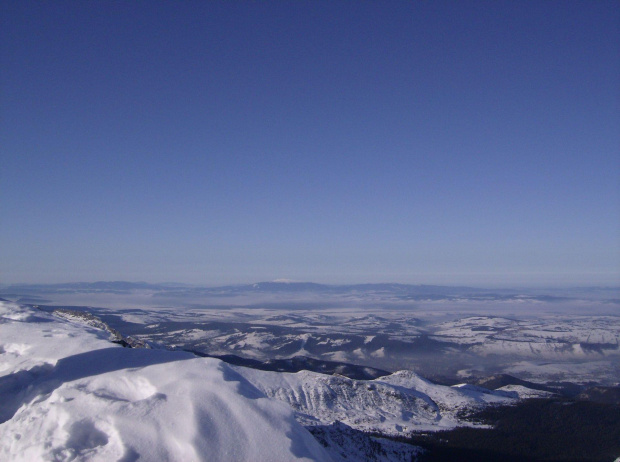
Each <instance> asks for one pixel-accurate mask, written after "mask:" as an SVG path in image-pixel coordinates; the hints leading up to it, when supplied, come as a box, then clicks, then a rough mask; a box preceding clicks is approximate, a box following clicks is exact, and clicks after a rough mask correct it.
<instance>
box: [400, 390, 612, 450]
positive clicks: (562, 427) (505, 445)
mask: <svg viewBox="0 0 620 462" xmlns="http://www.w3.org/2000/svg"><path fill="white" fill-rule="evenodd" d="M472 417H473V418H474V419H475V420H481V421H483V422H485V423H488V424H491V425H493V426H494V427H493V428H491V429H480V428H457V429H455V430H451V431H445V432H438V433H430V434H420V435H416V436H414V437H413V438H411V439H407V442H409V443H413V444H416V445H420V446H422V447H424V448H425V449H427V452H426V453H425V455H423V456H422V457H421V458H420V462H433V461H443V462H447V461H461V462H463V461H574V462H576V461H592V462H595V461H596V462H598V461H606V462H613V461H614V460H615V459H616V458H617V457H620V406H619V405H617V404H605V403H597V402H590V401H571V400H562V399H549V400H545V399H535V400H529V401H525V402H523V403H520V404H518V405H517V406H512V407H495V408H489V409H486V410H484V411H482V412H480V413H477V414H476V415H474V416H472Z"/></svg>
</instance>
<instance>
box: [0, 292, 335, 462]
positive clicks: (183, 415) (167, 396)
mask: <svg viewBox="0 0 620 462" xmlns="http://www.w3.org/2000/svg"><path fill="white" fill-rule="evenodd" d="M108 336H109V333H108V332H105V331H101V330H97V329H95V328H92V327H88V326H84V325H83V324H82V325H80V324H76V323H73V322H70V321H67V320H61V319H58V318H56V317H54V316H53V315H51V314H47V313H43V312H39V311H36V310H34V309H31V308H25V307H21V306H18V305H15V304H12V303H7V302H0V396H1V400H0V460H7V461H8V460H11V461H33V460H54V461H73V460H76V461H82V460H95V461H116V460H118V461H136V460H147V461H155V460H168V461H203V460H204V461H227V460H230V461H244V460H265V461H266V460H273V461H285V460H321V461H323V460H330V456H329V455H328V454H327V453H326V452H325V450H324V449H323V448H322V447H321V445H320V444H319V443H318V442H317V441H316V440H315V439H314V438H313V437H312V435H311V434H310V433H309V432H308V431H307V430H305V429H304V428H303V427H302V426H301V425H299V424H298V423H297V422H296V421H295V420H294V417H293V414H292V412H291V411H290V409H288V408H287V407H286V406H285V405H284V404H282V403H278V402H275V401H272V400H270V399H268V398H266V397H265V395H264V394H263V393H262V392H260V391H259V390H258V389H257V388H255V387H254V386H253V385H251V384H250V383H249V382H248V381H247V380H245V379H244V378H243V377H241V376H240V375H239V374H238V373H237V372H236V371H235V370H234V369H233V368H232V367H230V366H228V365H226V364H225V363H222V362H221V361H219V360H215V359H208V358H195V357H194V356H192V355H190V354H187V353H179V352H170V351H164V350H147V349H127V348H122V347H120V346H118V345H115V344H112V343H110V342H109V341H108V338H107V337H108Z"/></svg>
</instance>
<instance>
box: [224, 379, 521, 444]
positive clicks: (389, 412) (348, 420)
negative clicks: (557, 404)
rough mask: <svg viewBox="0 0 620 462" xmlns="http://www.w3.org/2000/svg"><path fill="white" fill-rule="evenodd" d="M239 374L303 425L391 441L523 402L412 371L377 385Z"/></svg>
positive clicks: (512, 396) (512, 395) (510, 394)
mask: <svg viewBox="0 0 620 462" xmlns="http://www.w3.org/2000/svg"><path fill="white" fill-rule="evenodd" d="M235 369H236V371H237V372H238V373H239V374H240V375H242V376H243V377H244V378H246V379H247V380H248V381H249V382H250V383H252V384H253V385H254V386H255V387H256V388H258V389H259V390H261V391H262V392H263V393H265V395H267V396H269V397H271V398H274V399H276V400H279V401H282V402H285V403H287V404H288V405H289V406H290V407H292V408H293V409H294V410H295V411H296V413H297V419H298V421H300V422H301V423H303V424H304V425H307V426H313V425H331V424H334V423H335V422H342V423H344V424H346V425H348V426H350V427H351V428H354V429H356V430H361V431H366V432H376V433H381V434H384V435H390V436H399V435H406V434H408V433H411V432H412V431H437V430H446V429H450V428H454V427H455V426H462V425H467V426H472V425H474V423H472V422H470V421H468V420H467V419H466V418H465V416H466V414H469V413H471V412H472V411H474V410H477V409H480V408H482V407H484V406H487V405H494V404H512V403H515V402H516V401H517V400H518V399H519V394H518V393H517V392H515V391H491V390H487V389H483V388H480V387H473V386H471V385H465V386H455V387H448V386H443V385H437V384H434V383H431V382H429V381H427V380H425V379H423V378H421V377H419V376H418V375H416V374H415V373H414V372H411V371H400V372H396V373H394V374H392V375H389V376H387V377H381V378H378V379H375V380H354V379H349V378H347V377H343V376H338V375H324V374H319V373H316V372H309V371H301V372H298V373H281V372H269V371H260V370H254V369H248V368H243V367H235Z"/></svg>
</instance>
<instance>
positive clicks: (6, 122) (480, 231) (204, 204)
mask: <svg viewBox="0 0 620 462" xmlns="http://www.w3.org/2000/svg"><path fill="white" fill-rule="evenodd" d="M0 8H1V10H0V12H1V16H2V24H1V31H0V38H1V46H2V51H1V53H2V54H1V65H0V68H1V69H0V79H1V81H0V83H1V91H2V93H1V98H2V104H1V107H0V110H1V115H2V119H1V124H0V136H1V138H0V142H1V153H0V156H1V157H0V161H1V164H0V165H1V167H2V168H1V171H0V194H1V196H0V216H1V221H0V271H1V273H0V282H63V281H77V280H80V281H94V280H146V281H152V282H161V281H179V282H190V283H201V284H220V283H230V282H233V283H234V282H251V281H258V280H270V279H275V278H289V279H295V280H312V281H317V282H328V283H329V282H334V283H337V282H379V281H394V282H409V283H445V284H450V283H456V284H462V283H467V284H478V285H497V284H499V285H510V284H513V285H514V284H537V285H538V284H551V285H558V284H578V285H586V284H615V283H617V282H618V281H619V277H620V187H619V183H620V181H619V178H620V165H619V162H620V161H619V158H620V157H619V147H620V130H619V127H620V90H619V88H620V87H619V85H618V80H619V75H620V45H619V44H620V32H619V31H620V5H619V4H618V2H605V1H597V2H591V1H584V2H575V1H545V2H540V1H532V2H522V1H511V2H501V1H489V2H484V1H475V2H441V1H440V2H421V1H420V2H405V1H401V2H371V1H361V2H349V1H329V2H328V1H323V2H321V1H317V2H303V1H290V2H285V1H277V2H223V1H213V2H201V1H195V2H194V1H185V2H156V1H143V2H139V1H137V2H129V1H119V2H111V1H109V2H97V1H94V2H78V1H75V2H70V1H67V2H29V1H20V2H2V5H1V6H0Z"/></svg>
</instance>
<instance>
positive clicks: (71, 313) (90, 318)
mask: <svg viewBox="0 0 620 462" xmlns="http://www.w3.org/2000/svg"><path fill="white" fill-rule="evenodd" d="M52 314H53V315H54V316H57V317H59V318H62V319H66V320H67V321H72V322H78V323H80V324H85V325H87V326H90V327H94V328H95V329H99V330H103V331H106V332H109V333H110V337H111V338H110V340H111V341H112V342H114V343H119V344H120V345H122V346H124V347H126V348H151V346H150V345H149V344H148V343H146V342H144V341H142V340H140V339H136V338H134V337H130V336H127V337H125V336H123V335H122V334H121V333H120V332H119V331H117V330H116V329H114V328H112V327H110V326H109V325H108V324H107V323H106V322H104V321H102V320H101V319H100V318H98V317H97V316H95V315H93V314H90V313H87V312H85V311H76V310H69V309H67V308H57V309H55V310H54V311H52Z"/></svg>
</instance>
